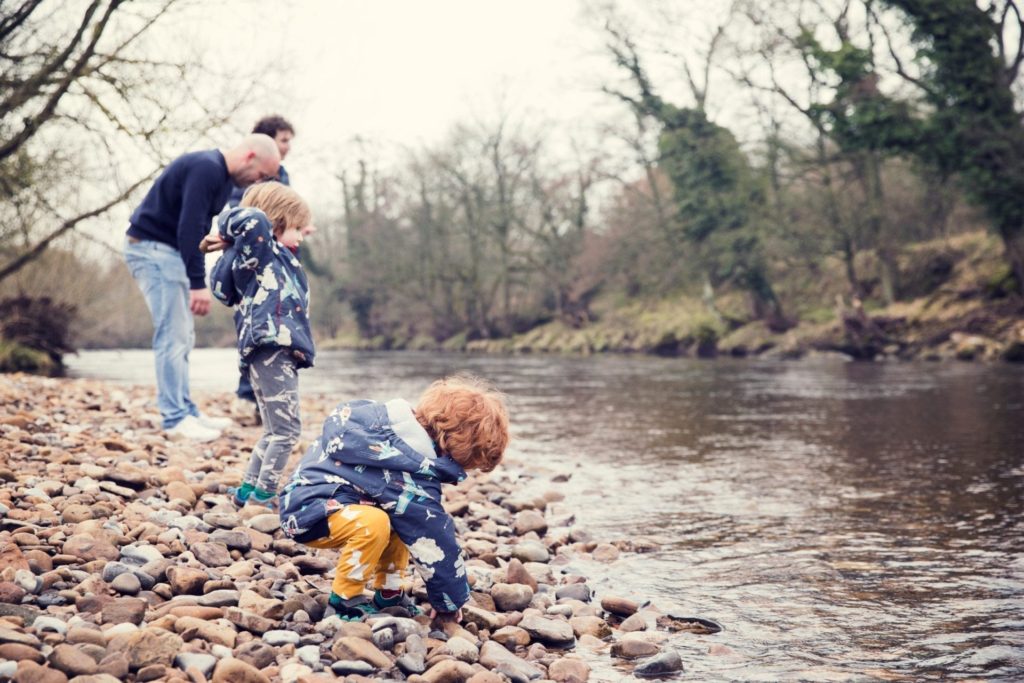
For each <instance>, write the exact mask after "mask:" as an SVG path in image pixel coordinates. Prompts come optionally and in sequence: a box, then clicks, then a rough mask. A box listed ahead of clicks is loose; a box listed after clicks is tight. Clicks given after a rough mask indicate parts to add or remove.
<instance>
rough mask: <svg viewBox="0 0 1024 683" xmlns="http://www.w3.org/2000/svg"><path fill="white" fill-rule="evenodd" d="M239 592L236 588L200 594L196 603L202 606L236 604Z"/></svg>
mask: <svg viewBox="0 0 1024 683" xmlns="http://www.w3.org/2000/svg"><path fill="white" fill-rule="evenodd" d="M238 596H239V592H238V591H236V590H229V589H221V590H215V591H211V592H209V593H207V594H206V595H201V596H200V597H199V600H198V603H199V604H200V605H202V606H203V607H228V606H233V605H237V604H238Z"/></svg>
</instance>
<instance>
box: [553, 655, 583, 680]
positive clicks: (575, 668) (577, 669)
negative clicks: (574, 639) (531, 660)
mask: <svg viewBox="0 0 1024 683" xmlns="http://www.w3.org/2000/svg"><path fill="white" fill-rule="evenodd" d="M548 678H549V679H551V680H552V681H557V682H558V683H584V681H586V680H588V679H589V678H590V666H589V665H588V664H587V663H586V662H584V661H583V660H582V659H576V658H575V657H563V658H561V659H556V660H555V661H553V662H551V665H550V666H549V667H548Z"/></svg>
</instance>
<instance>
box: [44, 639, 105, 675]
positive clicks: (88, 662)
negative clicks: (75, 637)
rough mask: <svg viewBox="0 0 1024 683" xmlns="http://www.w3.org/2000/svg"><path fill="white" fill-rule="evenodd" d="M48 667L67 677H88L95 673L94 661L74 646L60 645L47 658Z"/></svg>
mask: <svg viewBox="0 0 1024 683" xmlns="http://www.w3.org/2000/svg"><path fill="white" fill-rule="evenodd" d="M48 659H49V662H50V666H52V667H53V668H55V669H57V670H58V671H63V672H64V673H66V674H67V675H68V676H88V675H89V674H94V673H96V660H94V659H93V658H92V657H90V656H89V655H87V654H85V653H84V652H82V651H81V650H79V649H78V648H77V647H75V646H74V645H66V644H61V645H58V646H57V647H55V648H53V652H51V653H50V656H49V658H48Z"/></svg>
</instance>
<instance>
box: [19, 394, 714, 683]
mask: <svg viewBox="0 0 1024 683" xmlns="http://www.w3.org/2000/svg"><path fill="white" fill-rule="evenodd" d="M227 398H228V397H227V396H222V395H213V394H211V395H205V396H200V397H199V403H200V406H201V407H202V408H204V409H206V410H209V412H212V413H215V412H217V411H216V410H215V406H217V405H226V399H227ZM0 399H2V400H0V481H2V482H3V484H2V486H0V622H2V623H0V676H7V677H11V678H12V679H13V680H15V681H19V682H27V681H33V682H34V683H37V682H45V683H49V682H50V681H53V682H54V683H62V682H63V681H67V680H72V681H76V683H106V682H108V681H109V682H112V681H151V680H164V681H193V682H196V681H206V680H212V681H216V682H218V683H227V682H228V681H230V682H231V683H239V682H247V681H260V682H263V683H266V682H274V683H276V682H277V681H307V682H309V683H312V682H313V681H322V680H323V681H326V680H336V679H337V678H338V677H339V676H340V677H343V678H344V680H349V681H368V680H379V677H380V676H388V677H391V678H397V679H402V678H407V680H411V681H433V682H439V681H465V680H472V681H474V682H475V683H486V682H488V681H500V680H505V679H503V678H502V677H501V676H502V675H504V676H505V677H506V679H508V680H518V681H524V680H538V679H544V680H555V681H585V680H588V678H590V677H591V674H590V672H591V671H592V670H593V669H594V668H595V667H598V668H600V667H613V668H614V670H616V671H618V672H620V674H621V675H628V673H629V672H630V671H633V672H634V673H637V674H639V673H641V672H643V671H645V670H647V671H651V672H655V671H659V670H662V669H665V670H675V669H678V668H679V667H681V666H682V663H681V660H680V659H679V656H678V654H676V646H677V645H678V642H677V640H678V638H684V639H685V640H686V641H687V645H688V646H689V647H691V648H697V649H703V650H704V651H705V652H708V651H711V652H714V653H717V654H722V652H718V651H717V650H716V648H717V649H718V650H720V649H721V648H722V646H716V645H714V643H713V639H711V640H709V639H708V638H706V637H705V636H704V635H700V633H701V632H703V633H707V632H708V629H709V627H710V628H712V629H713V628H714V625H713V624H703V623H701V622H699V621H693V620H687V619H681V618H679V617H680V616H681V615H669V614H664V613H661V612H659V610H658V609H657V608H656V607H655V606H653V605H645V606H643V607H642V608H641V604H642V601H634V600H631V599H628V598H627V597H624V596H621V595H610V594H608V595H594V594H593V591H592V589H591V587H590V585H588V577H586V576H582V575H580V574H578V573H563V572H562V569H563V568H565V567H566V565H568V564H569V563H570V562H572V561H574V560H577V559H580V558H586V559H588V560H591V561H595V562H598V563H602V562H614V561H615V560H616V558H617V557H618V556H619V555H620V553H632V552H643V551H646V550H652V549H654V548H655V547H656V546H655V544H654V543H653V542H652V541H649V540H644V539H631V540H616V539H605V540H604V541H602V540H599V539H591V538H589V537H588V534H587V533H586V531H585V530H583V529H579V528H577V527H575V526H574V524H573V523H574V518H573V514H572V511H571V510H566V509H564V506H560V504H559V501H560V500H561V499H562V498H563V496H564V492H563V490H564V487H565V486H566V485H567V482H568V481H569V478H570V477H569V475H566V474H555V475H552V476H550V477H548V478H547V479H546V480H545V479H538V478H533V477H530V476H529V475H528V474H527V473H526V472H525V471H521V470H519V469H517V467H516V464H515V463H514V462H513V463H509V465H508V466H503V467H501V468H499V470H498V471H497V472H495V473H494V474H492V475H490V476H487V477H474V478H471V479H470V480H469V481H467V482H465V483H463V484H462V485H460V486H458V487H452V488H451V490H450V491H448V493H447V494H446V500H445V506H446V508H447V509H448V510H449V512H450V513H451V514H452V515H453V516H454V517H455V519H456V524H457V526H458V528H459V530H460V535H461V540H462V543H463V546H464V549H465V552H466V556H467V561H466V569H467V573H468V575H469V579H470V582H471V584H472V587H473V599H472V603H471V606H470V607H467V609H466V610H465V613H466V618H465V620H464V622H463V624H462V626H461V627H452V628H449V629H447V631H446V632H438V631H434V630H431V628H430V625H429V624H428V620H427V619H426V618H425V617H422V616H419V617H416V618H415V619H411V618H408V615H405V616H403V615H401V614H397V615H392V616H388V617H384V618H379V619H371V620H368V621H367V622H366V623H346V622H341V621H340V620H338V619H337V618H328V619H322V616H323V611H324V602H325V599H326V595H327V591H328V590H329V585H330V575H331V573H332V572H333V567H334V564H335V561H336V554H335V553H333V552H330V551H311V550H310V549H308V548H305V547H304V546H300V545H298V544H295V543H294V542H292V541H289V540H287V539H286V538H285V537H284V536H283V535H282V534H281V531H280V528H279V520H278V518H277V516H276V515H275V514H273V513H272V511H270V510H268V509H267V508H263V507H258V506H247V507H246V508H243V509H242V510H236V509H235V508H234V507H233V506H232V505H231V504H230V503H229V502H228V498H227V496H226V494H225V490H226V488H227V486H229V485H233V484H235V483H237V481H238V479H239V477H240V468H241V466H242V464H243V463H244V461H246V460H247V458H248V447H249V445H250V444H251V443H252V442H253V441H254V439H255V436H256V434H257V432H256V430H255V428H252V427H238V428H235V429H232V430H229V431H228V432H226V433H225V436H223V437H222V438H221V439H219V440H217V441H215V442H213V443H211V444H207V445H202V446H196V445H184V444H176V443H171V442H168V441H166V440H165V439H164V438H163V437H162V435H161V433H160V432H159V430H158V429H157V422H156V416H155V415H154V414H150V410H151V408H150V406H149V402H150V401H151V400H152V388H150V387H131V386H114V385H111V384H107V383H104V382H99V381H94V380H68V379H47V378H40V377H33V376H28V375H6V376H0ZM331 407H332V405H331V404H330V402H328V401H326V400H325V399H322V398H317V397H306V398H304V399H303V415H304V417H305V420H304V422H305V425H306V428H305V430H304V434H303V436H304V441H305V442H307V443H308V440H309V439H310V438H312V437H313V435H315V433H316V430H317V428H318V427H319V425H320V424H321V421H322V418H323V417H324V416H325V415H326V414H327V411H328V410H329V409H330V408H331ZM297 457H298V454H297V453H296V455H295V456H294V457H293V462H292V466H294V461H295V460H296V459H297ZM560 489H563V490H560ZM608 540H611V541H612V542H607V541H608ZM413 592H414V595H416V596H417V598H419V601H420V603H421V604H423V598H424V597H425V592H424V590H423V585H422V582H421V581H419V579H416V580H415V582H414V584H413ZM680 632H683V634H682V635H679V636H676V637H673V636H672V635H671V634H672V633H680ZM692 651H693V650H691V652H692Z"/></svg>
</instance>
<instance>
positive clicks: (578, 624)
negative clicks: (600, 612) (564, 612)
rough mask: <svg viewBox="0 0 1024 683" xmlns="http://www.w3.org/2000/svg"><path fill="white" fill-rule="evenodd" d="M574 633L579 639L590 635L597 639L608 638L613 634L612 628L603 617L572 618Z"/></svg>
mask: <svg viewBox="0 0 1024 683" xmlns="http://www.w3.org/2000/svg"><path fill="white" fill-rule="evenodd" d="M569 624H570V625H571V626H572V631H573V633H575V634H576V637H577V638H579V637H580V636H582V635H589V636H593V637H595V638H607V637H608V636H610V635H611V634H612V627H611V626H609V625H608V622H606V621H605V620H604V619H602V618H601V617H590V616H582V617H572V618H571V619H569Z"/></svg>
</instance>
